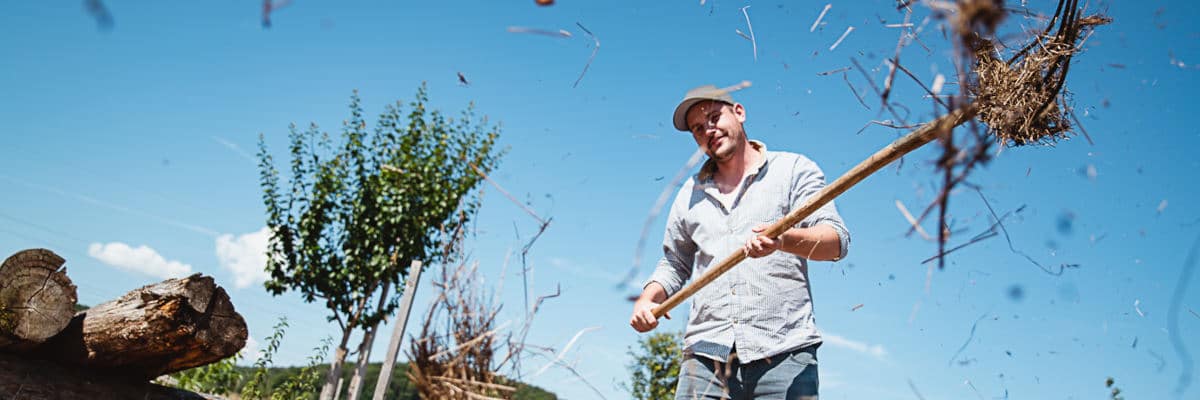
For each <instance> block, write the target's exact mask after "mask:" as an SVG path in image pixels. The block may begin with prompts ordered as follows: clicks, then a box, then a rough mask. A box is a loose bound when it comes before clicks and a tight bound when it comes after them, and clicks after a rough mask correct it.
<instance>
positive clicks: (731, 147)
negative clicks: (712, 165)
mask: <svg viewBox="0 0 1200 400" xmlns="http://www.w3.org/2000/svg"><path fill="white" fill-rule="evenodd" d="M740 137H741V136H740V135H738V132H732V131H722V132H721V133H720V134H718V135H716V136H715V137H714V138H713V139H710V140H709V141H708V143H705V146H704V153H705V154H707V155H708V158H710V159H713V160H716V161H725V160H728V159H730V158H732V157H733V155H734V154H735V153H736V152H737V150H738V142H739V140H738V139H739V138H740ZM714 145H715V147H714Z"/></svg>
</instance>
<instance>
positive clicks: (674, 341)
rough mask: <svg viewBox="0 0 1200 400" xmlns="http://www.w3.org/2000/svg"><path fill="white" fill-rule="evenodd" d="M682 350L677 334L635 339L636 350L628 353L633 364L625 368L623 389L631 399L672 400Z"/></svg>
mask: <svg viewBox="0 0 1200 400" xmlns="http://www.w3.org/2000/svg"><path fill="white" fill-rule="evenodd" d="M682 349H683V336H682V335H681V334H680V333H678V332H656V333H653V334H650V335H648V336H643V337H642V338H640V339H638V348H637V349H636V350H634V349H630V350H629V352H628V354H629V356H631V357H633V362H632V363H630V364H629V365H628V368H629V372H630V374H631V375H630V379H629V381H630V382H629V386H627V387H626V389H628V390H629V393H630V395H631V396H632V398H634V399H637V400H670V399H674V398H675V386H676V385H677V384H678V383H679V365H680V363H681V362H682V361H683V350H682Z"/></svg>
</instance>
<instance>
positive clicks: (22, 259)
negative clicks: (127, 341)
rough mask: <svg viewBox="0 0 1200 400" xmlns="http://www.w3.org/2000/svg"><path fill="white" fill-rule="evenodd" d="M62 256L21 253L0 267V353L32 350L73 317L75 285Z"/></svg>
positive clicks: (38, 251) (42, 251)
mask: <svg viewBox="0 0 1200 400" xmlns="http://www.w3.org/2000/svg"><path fill="white" fill-rule="evenodd" d="M64 262H65V260H63V258H62V257H59V256H58V255H57V254H54V252H53V251H50V250H46V249H29V250H22V251H20V252H17V254H13V255H12V256H11V257H9V258H8V259H6V260H4V263H3V264H0V350H6V351H17V352H20V351H26V350H29V349H32V348H34V347H36V346H38V345H40V344H42V343H43V342H45V341H46V340H48V339H50V338H51V337H53V336H54V335H56V334H58V332H59V331H62V330H63V328H66V327H67V323H69V322H71V317H72V316H73V315H75V301H76V299H77V297H76V293H75V285H73V284H71V279H70V278H67V270H66V269H65V268H62V265H63V263H64Z"/></svg>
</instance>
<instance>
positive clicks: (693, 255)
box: [646, 141, 850, 363]
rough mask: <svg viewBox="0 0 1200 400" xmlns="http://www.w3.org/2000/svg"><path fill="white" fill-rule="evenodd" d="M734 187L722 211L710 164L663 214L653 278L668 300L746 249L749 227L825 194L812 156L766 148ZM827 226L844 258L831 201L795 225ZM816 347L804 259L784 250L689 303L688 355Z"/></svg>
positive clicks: (744, 356) (748, 355) (842, 230)
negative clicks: (659, 255)
mask: <svg viewBox="0 0 1200 400" xmlns="http://www.w3.org/2000/svg"><path fill="white" fill-rule="evenodd" d="M751 145H752V146H753V147H754V148H755V149H757V150H758V151H761V152H763V153H764V155H765V157H763V158H762V159H763V162H762V164H761V165H759V166H758V168H757V169H751V171H750V173H749V174H748V175H747V177H746V179H745V180H744V181H743V182H742V186H741V187H740V188H737V190H736V192H735V194H734V196H733V197H729V198H730V199H732V202H731V204H730V205H725V204H722V201H721V200H720V199H721V196H720V191H719V190H718V189H717V186H716V184H715V183H714V182H713V179H712V173H713V171H714V170H715V167H716V165H715V163H713V162H712V160H709V161H708V162H706V163H705V165H704V166H703V167H702V168H701V169H700V172H699V173H697V174H696V175H695V176H693V177H692V178H691V179H688V181H687V182H686V183H685V184H684V185H683V187H681V188H680V189H679V193H678V194H677V195H676V196H675V202H674V203H672V205H671V212H670V215H669V216H668V217H667V229H666V233H665V234H664V235H663V236H664V237H663V258H662V259H660V260H659V261H658V266H657V267H656V268H655V270H654V274H653V275H651V276H650V280H649V281H648V282H646V283H647V284H649V283H650V282H658V283H659V284H661V285H662V286H663V288H665V289H666V291H667V294H668V295H671V294H673V293H675V292H677V291H679V289H680V288H682V287H683V285H684V283H685V282H686V281H687V280H688V278H690V277H691V276H692V274H693V273H695V274H697V276H699V274H703V273H704V272H705V270H707V269H708V268H709V267H710V266H714V265H716V264H717V263H719V262H720V261H721V260H723V259H724V258H725V257H727V256H729V255H730V254H733V252H735V251H742V246H743V245H744V244H745V243H746V241H747V240H749V239H750V238H751V237H752V235H753V234H754V233H753V232H752V231H751V229H753V228H754V227H755V226H757V225H766V224H770V223H773V222H775V221H778V220H780V219H783V217H784V215H786V214H787V213H788V212H789V211H791V210H792V209H793V208H794V207H799V206H800V205H801V204H803V202H804V201H805V200H806V199H808V198H809V197H810V196H812V195H813V194H815V193H817V191H819V190H821V188H823V187H825V174H824V173H822V172H821V169H820V168H819V167H817V164H816V163H814V162H812V160H809V159H808V158H806V157H804V156H802V155H799V154H795V153H787V152H773V151H767V148H766V145H763V144H762V143H761V142H758V141H751ZM815 224H828V225H829V226H831V227H833V228H834V230H836V231H837V234H838V238H839V240H840V241H841V255H839V256H838V258H839V259H841V258H843V257H845V256H846V252H847V250H848V249H849V248H850V233H849V231H847V230H846V225H845V223H843V222H842V217H841V216H839V215H838V212H837V208H836V207H835V206H834V204H833V202H830V203H829V204H826V205H825V206H823V207H821V208H820V209H819V210H817V212H815V213H813V215H811V216H809V217H808V218H805V219H804V220H803V221H801V222H800V225H799V226H800V227H810V226H813V225H815ZM819 343H821V334H820V332H819V331H818V330H817V326H816V321H815V319H814V318H813V305H812V292H811V290H810V289H809V286H808V260H806V259H805V258H803V257H800V256H796V255H793V254H790V253H787V252H784V251H776V252H774V253H772V254H771V255H769V256H766V257H762V258H747V259H746V260H745V261H743V262H742V263H741V264H740V265H738V266H736V267H734V268H733V269H731V270H729V271H728V272H726V273H725V274H723V275H721V276H720V277H718V278H717V279H716V280H714V281H713V282H712V283H710V284H709V285H708V286H705V287H704V288H703V289H700V291H699V292H697V293H696V294H695V295H694V296H693V297H692V303H691V315H690V317H689V319H688V323H687V331H686V333H685V335H684V348H685V350H686V351H690V352H692V353H694V354H697V355H701V356H705V357H708V358H712V359H716V360H720V361H725V360H727V359H728V357H729V353H730V351H731V350H732V349H733V347H734V345H735V344H736V345H737V353H738V359H739V360H741V361H742V363H748V362H750V361H754V360H759V359H764V358H768V357H771V356H774V355H777V354H782V353H786V352H790V351H794V350H797V349H800V348H802V347H807V346H811V345H815V344H819Z"/></svg>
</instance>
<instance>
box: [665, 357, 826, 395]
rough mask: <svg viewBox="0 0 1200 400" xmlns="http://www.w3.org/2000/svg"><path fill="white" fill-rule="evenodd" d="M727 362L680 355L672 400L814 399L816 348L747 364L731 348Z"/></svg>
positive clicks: (815, 392) (815, 393) (815, 387)
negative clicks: (739, 359) (676, 384)
mask: <svg viewBox="0 0 1200 400" xmlns="http://www.w3.org/2000/svg"><path fill="white" fill-rule="evenodd" d="M728 361H729V362H720V361H714V360H712V359H708V358H704V357H698V356H696V355H691V354H689V355H686V356H684V359H683V364H681V365H680V367H679V386H678V387H677V388H676V389H675V400H693V399H732V400H742V399H746V400H749V399H779V400H817V349H816V347H814V346H810V347H805V348H802V349H799V350H795V351H792V352H790V353H783V354H779V355H776V356H774V357H771V358H767V359H762V360H755V361H752V362H750V363H748V364H742V363H741V362H740V361H738V360H737V353H736V351H735V352H734V353H731V354H730V356H729V360H728Z"/></svg>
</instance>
